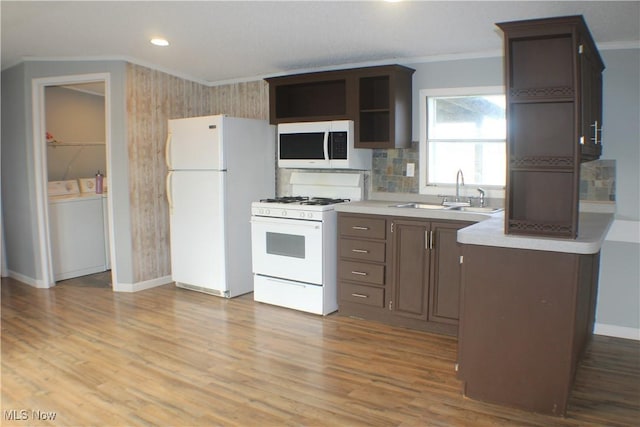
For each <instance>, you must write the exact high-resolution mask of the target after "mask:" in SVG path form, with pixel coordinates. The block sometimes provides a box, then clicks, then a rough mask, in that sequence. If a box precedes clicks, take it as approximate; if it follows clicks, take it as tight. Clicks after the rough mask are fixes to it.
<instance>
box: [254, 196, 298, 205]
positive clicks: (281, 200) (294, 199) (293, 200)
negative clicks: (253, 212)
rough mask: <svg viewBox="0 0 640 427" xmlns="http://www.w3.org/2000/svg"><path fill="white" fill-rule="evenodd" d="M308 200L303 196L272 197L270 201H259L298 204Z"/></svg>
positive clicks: (263, 201) (263, 200)
mask: <svg viewBox="0 0 640 427" xmlns="http://www.w3.org/2000/svg"><path fill="white" fill-rule="evenodd" d="M307 200H309V198H308V197H303V196H284V197H274V198H272V199H262V200H260V201H261V202H262V203H299V202H304V201H307Z"/></svg>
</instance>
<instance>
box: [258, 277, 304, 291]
mask: <svg viewBox="0 0 640 427" xmlns="http://www.w3.org/2000/svg"><path fill="white" fill-rule="evenodd" d="M263 277H265V278H266V279H267V280H268V281H270V282H275V283H282V284H283V285H293V286H299V287H301V288H306V287H307V286H308V285H307V284H306V283H302V282H296V281H294V280H280V279H276V278H275V277H266V276H263ZM310 286H313V285H310Z"/></svg>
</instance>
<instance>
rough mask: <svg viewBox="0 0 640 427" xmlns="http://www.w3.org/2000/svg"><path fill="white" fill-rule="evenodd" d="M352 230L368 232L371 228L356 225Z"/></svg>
mask: <svg viewBox="0 0 640 427" xmlns="http://www.w3.org/2000/svg"><path fill="white" fill-rule="evenodd" d="M351 228H352V229H354V230H364V231H367V230H368V229H369V227H360V226H359V225H354V226H353V227H351Z"/></svg>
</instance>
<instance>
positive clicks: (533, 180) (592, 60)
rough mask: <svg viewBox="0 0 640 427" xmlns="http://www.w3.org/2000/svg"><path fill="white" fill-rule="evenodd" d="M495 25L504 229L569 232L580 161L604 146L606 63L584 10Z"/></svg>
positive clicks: (574, 225)
mask: <svg viewBox="0 0 640 427" xmlns="http://www.w3.org/2000/svg"><path fill="white" fill-rule="evenodd" d="M497 25H498V27H500V28H501V29H502V30H503V32H504V54H505V77H506V88H507V159H508V162H507V191H506V203H505V206H506V215H505V216H506V221H505V231H506V232H507V233H512V234H527V235H541V236H553V237H566V238H575V237H576V236H577V234H578V199H579V185H580V163H581V162H584V161H589V160H595V159H597V158H599V157H600V154H601V152H602V145H601V144H602V71H603V69H604V64H603V63H602V60H601V58H600V55H599V54H598V51H597V49H596V47H595V44H594V42H593V39H592V38H591V34H590V33H589V30H588V28H587V26H586V24H585V22H584V19H583V18H582V16H567V17H559V18H548V19H534V20H526V21H517V22H505V23H499V24H497Z"/></svg>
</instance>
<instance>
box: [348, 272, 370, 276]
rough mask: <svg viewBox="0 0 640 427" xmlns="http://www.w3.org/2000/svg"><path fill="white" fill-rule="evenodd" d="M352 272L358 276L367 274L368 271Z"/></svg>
mask: <svg viewBox="0 0 640 427" xmlns="http://www.w3.org/2000/svg"><path fill="white" fill-rule="evenodd" d="M351 274H355V275H357V276H366V275H367V273H365V272H364V271H352V272H351Z"/></svg>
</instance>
